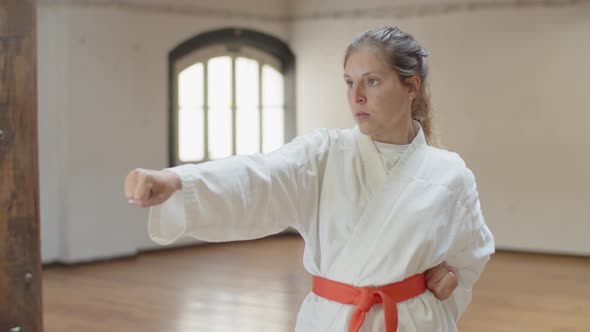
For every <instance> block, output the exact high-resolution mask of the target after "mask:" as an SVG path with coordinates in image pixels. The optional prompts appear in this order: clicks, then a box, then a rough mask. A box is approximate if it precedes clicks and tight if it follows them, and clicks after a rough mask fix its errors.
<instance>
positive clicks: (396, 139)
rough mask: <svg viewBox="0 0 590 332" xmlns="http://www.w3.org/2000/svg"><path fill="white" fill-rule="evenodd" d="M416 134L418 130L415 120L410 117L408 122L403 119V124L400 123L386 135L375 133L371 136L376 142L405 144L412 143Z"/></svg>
mask: <svg viewBox="0 0 590 332" xmlns="http://www.w3.org/2000/svg"><path fill="white" fill-rule="evenodd" d="M416 134H418V132H417V131H416V130H415V129H414V121H413V120H412V118H410V119H409V121H408V122H406V121H403V124H402V123H400V124H399V125H398V126H396V127H395V128H393V129H391V130H390V131H389V132H387V133H385V134H384V135H375V136H372V137H371V138H372V139H373V140H374V141H376V142H381V143H387V144H396V145H405V144H410V143H412V141H413V140H414V137H416Z"/></svg>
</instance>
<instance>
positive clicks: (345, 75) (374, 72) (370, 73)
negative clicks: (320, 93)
mask: <svg viewBox="0 0 590 332" xmlns="http://www.w3.org/2000/svg"><path fill="white" fill-rule="evenodd" d="M374 74H380V75H383V74H384V73H383V72H380V71H369V72H366V73H364V74H363V75H362V77H365V76H369V75H374ZM342 76H343V77H344V78H347V77H350V75H348V74H344V75H342Z"/></svg>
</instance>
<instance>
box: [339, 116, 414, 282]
mask: <svg viewBox="0 0 590 332" xmlns="http://www.w3.org/2000/svg"><path fill="white" fill-rule="evenodd" d="M415 123H416V124H417V125H418V128H419V130H418V133H417V134H416V137H415V138H414V139H413V140H412V143H410V146H408V148H407V150H406V152H404V154H403V155H402V157H401V158H400V160H399V161H398V162H397V164H396V165H395V166H394V167H393V169H392V170H391V171H390V173H389V176H388V175H387V173H386V170H385V166H384V165H383V163H382V162H381V159H380V157H379V151H378V150H377V148H376V146H375V144H374V143H373V141H372V139H371V138H370V137H368V136H366V135H364V134H362V133H361V132H360V130H359V129H358V127H355V129H354V131H353V133H354V135H355V136H356V138H355V139H356V141H357V144H358V147H359V150H360V151H359V152H360V154H361V159H362V161H363V165H365V167H366V168H365V172H367V174H366V179H367V184H366V188H365V190H366V191H367V193H368V196H367V197H369V200H368V202H367V205H366V207H365V210H364V212H363V214H362V215H361V217H360V219H359V221H358V222H357V224H356V226H355V228H354V231H353V234H351V236H350V238H349V241H348V243H347V245H346V247H345V248H344V250H343V254H342V255H340V256H339V257H340V258H339V259H340V260H341V261H340V262H338V263H337V264H334V265H333V270H332V271H330V272H331V274H334V275H333V276H328V277H335V278H336V279H333V280H337V281H341V282H345V283H349V284H353V285H354V283H355V282H356V281H357V280H358V274H359V272H360V271H362V268H363V265H364V264H363V262H365V261H366V260H368V259H370V256H371V254H372V253H373V248H374V246H375V242H376V241H378V238H379V237H380V236H381V234H382V232H383V229H382V228H383V226H384V225H385V224H386V223H387V222H388V220H387V216H388V214H389V213H390V211H391V210H392V209H393V208H394V207H395V205H396V202H397V200H398V198H399V196H400V195H401V194H402V192H403V191H404V189H405V188H406V187H407V185H408V184H409V183H410V182H411V181H412V179H413V175H414V174H416V172H417V171H418V169H419V168H420V167H421V165H422V162H423V161H424V157H425V152H426V151H425V150H426V149H425V147H426V138H425V137H424V132H423V130H422V127H420V125H419V124H418V122H415ZM356 286H364V285H356Z"/></svg>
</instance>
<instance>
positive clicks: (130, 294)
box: [43, 236, 590, 332]
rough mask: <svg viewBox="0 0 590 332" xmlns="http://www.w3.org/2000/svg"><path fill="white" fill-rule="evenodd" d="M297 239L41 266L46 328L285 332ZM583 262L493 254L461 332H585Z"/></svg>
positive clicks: (589, 276) (302, 275) (589, 326)
mask: <svg viewBox="0 0 590 332" xmlns="http://www.w3.org/2000/svg"><path fill="white" fill-rule="evenodd" d="M302 250H303V243H302V240H301V239H300V238H299V237H296V236H282V237H278V238H271V239H265V240H259V241H251V242H241V243H230V244H212V245H204V246H197V247H192V248H183V249H173V250H166V251H159V252H150V253H144V254H141V255H139V256H137V257H135V258H128V259H121V260H116V261H111V262H101V263H94V264H84V265H79V266H73V267H48V268H46V269H45V270H44V278H43V281H44V285H43V286H44V289H43V302H44V303H43V306H44V313H43V314H44V325H45V332H69V331H76V332H94V331H105V332H140V331H141V332H163V331H165V332H177V331H191V332H192V331H212V332H222V331H223V332H226V331H227V332H229V331H240V332H249V331H252V332H254V331H256V332H259V331H271V332H274V331H278V332H281V331H292V330H293V327H294V325H295V316H296V313H297V311H298V309H299V306H300V304H301V302H302V300H303V298H304V297H305V295H306V294H307V293H308V292H309V290H310V285H311V282H310V277H309V275H308V274H307V273H306V271H305V270H304V269H303V267H302ZM589 282H590V259H588V258H573V257H559V256H544V255H531V254H518V253H505V252H500V253H497V254H496V255H495V256H494V257H493V259H492V261H491V262H490V264H489V265H488V267H487V268H486V271H485V273H484V274H483V276H482V278H481V279H480V281H479V283H478V284H477V287H476V289H475V290H474V301H473V303H472V305H471V306H470V307H469V309H468V311H467V313H466V314H465V316H464V318H463V319H462V320H461V322H460V330H461V331H473V332H475V331H477V332H507V331H519V332H526V331H535V332H542V331H547V332H573V331H580V332H582V331H590V284H589Z"/></svg>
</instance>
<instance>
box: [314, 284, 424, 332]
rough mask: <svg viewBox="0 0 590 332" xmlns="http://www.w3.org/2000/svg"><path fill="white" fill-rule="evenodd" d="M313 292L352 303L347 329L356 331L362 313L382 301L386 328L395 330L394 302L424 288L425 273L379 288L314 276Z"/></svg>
mask: <svg viewBox="0 0 590 332" xmlns="http://www.w3.org/2000/svg"><path fill="white" fill-rule="evenodd" d="M312 291H313V293H314V294H316V295H317V296H320V297H323V298H325V299H328V300H331V301H335V302H339V303H342V304H354V305H356V310H355V311H354V313H353V315H352V318H351V319H350V325H349V327H348V332H358V331H359V329H360V328H361V325H363V321H364V320H365V313H367V312H369V310H371V307H372V306H373V304H375V303H383V311H384V314H385V331H386V332H396V331H397V303H399V302H403V301H406V300H409V299H411V298H413V297H416V296H418V295H420V294H422V293H424V292H425V291H426V282H425V280H424V273H420V274H416V275H414V276H412V277H409V278H407V279H405V280H403V281H400V282H395V283H393V284H389V285H385V286H382V287H378V288H373V287H355V286H351V285H347V284H344V283H341V282H337V281H332V280H328V279H324V278H321V277H317V276H313V289H312Z"/></svg>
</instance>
